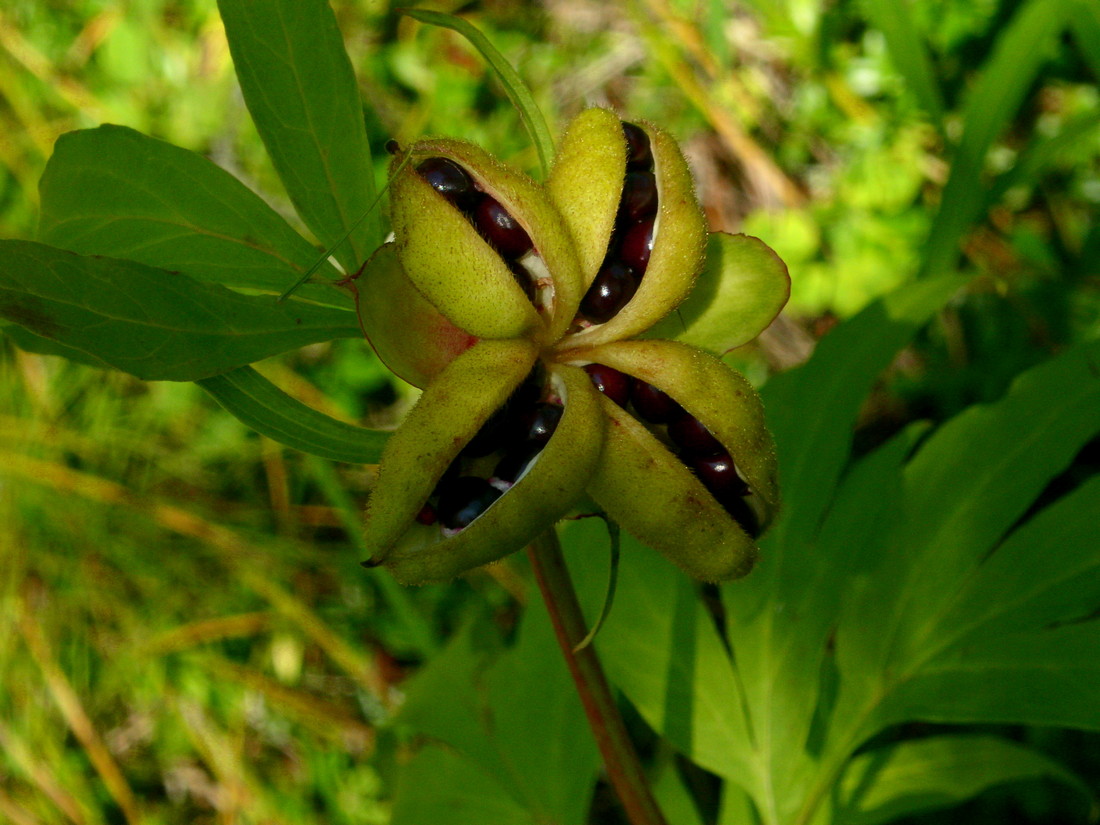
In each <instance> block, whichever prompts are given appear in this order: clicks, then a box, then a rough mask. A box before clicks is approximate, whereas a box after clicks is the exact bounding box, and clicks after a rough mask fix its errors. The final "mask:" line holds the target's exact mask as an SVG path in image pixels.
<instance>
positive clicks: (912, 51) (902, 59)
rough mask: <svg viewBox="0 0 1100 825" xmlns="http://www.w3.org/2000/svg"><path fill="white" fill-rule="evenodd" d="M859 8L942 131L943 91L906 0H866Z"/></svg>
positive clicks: (906, 81)
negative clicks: (878, 33)
mask: <svg viewBox="0 0 1100 825" xmlns="http://www.w3.org/2000/svg"><path fill="white" fill-rule="evenodd" d="M862 8H863V12H864V14H866V15H867V17H868V19H869V20H870V21H871V25H873V26H874V27H875V28H877V29H879V31H881V32H882V34H883V35H884V36H885V37H886V46H887V48H888V49H889V50H890V57H891V59H892V60H893V61H894V65H895V66H896V67H897V70H898V71H899V72H900V73H901V76H902V77H903V78H905V83H906V85H907V86H908V87H909V88H910V89H911V90H912V91H913V94H915V95H916V97H917V100H918V101H919V102H920V105H921V106H922V107H923V108H924V110H925V112H927V113H928V115H929V117H930V118H931V119H932V123H933V124H934V125H935V126H936V128H937V129H938V130H939V131H940V132H942V131H943V114H944V105H943V93H942V92H941V91H940V86H939V83H938V82H937V80H936V74H935V71H934V70H933V68H932V61H931V59H930V58H929V55H928V49H927V47H926V45H925V42H924V38H923V36H922V35H921V33H920V31H919V30H918V29H917V26H916V24H915V22H914V21H913V15H912V14H911V13H910V12H909V3H908V2H906V0H866V2H864V3H863V4H862Z"/></svg>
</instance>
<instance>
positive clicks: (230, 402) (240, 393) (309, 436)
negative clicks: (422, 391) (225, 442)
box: [197, 367, 390, 464]
mask: <svg viewBox="0 0 1100 825" xmlns="http://www.w3.org/2000/svg"><path fill="white" fill-rule="evenodd" d="M197 383H198V385H199V386H200V387H202V388H203V389H204V390H206V391H207V392H208V393H210V395H212V396H213V397H214V398H215V399H216V400H217V402H218V403H219V404H221V405H222V406H223V407H225V409H226V410H228V411H229V412H230V413H232V414H233V415H234V416H236V417H237V418H238V419H240V420H241V421H242V422H244V423H245V424H247V425H248V426H249V427H251V428H252V429H254V430H255V431H256V432H258V433H260V434H261V435H266V436H267V437H268V438H270V439H272V440H274V441H278V442H279V443H280V444H285V445H286V446H288V447H292V448H294V449H295V450H301V451H302V452H303V453H309V454H310V455H316V456H320V457H321V458H328V459H331V460H333V461H346V462H348V463H350V464H377V463H378V461H379V459H380V458H381V456H382V448H383V447H384V446H385V444H386V441H387V440H388V439H389V437H390V434H389V433H388V432H383V431H381V430H368V429H366V428H364V427H356V426H355V425H353V424H347V423H345V422H343V421H338V420H336V419H335V418H331V417H330V416H327V415H325V414H324V413H322V412H318V411H317V410H315V409H313V408H312V407H307V406H306V405H305V404H303V403H302V402H300V401H298V400H296V399H294V398H291V397H290V396H289V395H287V394H286V393H285V392H283V391H282V390H280V389H279V388H278V387H276V386H275V385H274V384H272V383H271V382H270V381H268V380H267V379H266V378H264V377H263V376H262V375H260V374H259V373H258V372H256V370H254V369H252V367H238V368H237V369H235V370H231V371H229V372H226V373H222V374H221V375H215V376H211V377H210V378H202V379H200V380H199V381H198V382H197Z"/></svg>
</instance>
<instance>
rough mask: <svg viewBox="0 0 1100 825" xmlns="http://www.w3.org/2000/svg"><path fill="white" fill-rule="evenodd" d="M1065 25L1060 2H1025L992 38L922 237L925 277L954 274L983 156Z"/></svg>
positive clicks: (972, 214)
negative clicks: (947, 174) (924, 239)
mask: <svg viewBox="0 0 1100 825" xmlns="http://www.w3.org/2000/svg"><path fill="white" fill-rule="evenodd" d="M1065 23H1066V3H1065V0H1030V2H1028V3H1025V4H1024V5H1023V6H1021V7H1020V9H1019V11H1017V12H1016V15H1015V16H1014V17H1013V18H1012V21H1011V22H1010V23H1009V25H1008V26H1007V27H1005V28H1004V29H1003V30H1002V31H1001V33H1000V35H999V36H998V39H997V45H996V47H995V49H994V52H993V56H992V57H991V58H990V59H989V60H988V61H987V62H986V64H985V65H984V66H983V67H982V73H981V76H980V77H979V78H978V81H977V83H975V84H974V86H973V88H972V89H971V90H970V93H969V95H968V96H967V101H966V109H965V112H964V114H963V136H962V139H961V140H960V141H959V146H958V148H957V149H956V150H955V153H954V156H953V157H952V159H951V176H950V177H949V178H948V180H947V185H946V186H945V187H944V190H943V195H942V197H941V198H940V211H939V212H938V213H936V217H935V219H934V220H933V222H932V228H931V229H930V230H929V233H928V245H927V247H926V249H925V258H924V262H923V264H922V272H923V273H924V274H925V275H942V274H946V273H949V272H952V271H954V269H955V262H956V260H957V259H958V256H959V244H960V242H961V240H962V238H963V236H964V235H965V234H966V232H968V231H969V229H970V227H971V226H972V225H973V224H974V222H975V221H977V220H979V219H980V218H981V210H982V206H983V204H984V203H985V197H986V187H984V186H983V185H982V173H983V172H984V169H985V159H986V155H987V154H988V152H989V149H990V148H991V147H992V146H993V142H994V141H995V140H996V139H997V138H998V137H999V136H1000V134H1001V132H1002V130H1003V129H1004V128H1005V126H1006V124H1007V123H1008V121H1009V120H1010V119H1011V118H1012V116H1013V115H1014V114H1015V113H1016V111H1017V109H1019V107H1020V103H1021V102H1022V100H1023V97H1024V95H1025V94H1026V93H1027V91H1028V89H1029V88H1030V87H1031V82H1032V80H1033V79H1034V77H1035V75H1036V73H1037V72H1038V71H1039V67H1040V66H1041V65H1042V63H1043V61H1044V60H1046V59H1047V58H1048V57H1050V55H1051V48H1052V47H1053V46H1054V44H1055V38H1056V37H1057V35H1058V33H1059V32H1060V31H1061V29H1062V27H1063V26H1064V25H1065Z"/></svg>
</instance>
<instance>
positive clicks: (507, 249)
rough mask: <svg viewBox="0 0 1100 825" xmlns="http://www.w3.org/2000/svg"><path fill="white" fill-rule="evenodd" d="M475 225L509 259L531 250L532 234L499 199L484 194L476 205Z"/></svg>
mask: <svg viewBox="0 0 1100 825" xmlns="http://www.w3.org/2000/svg"><path fill="white" fill-rule="evenodd" d="M473 221H474V226H476V227H477V231H478V232H480V233H481V236H482V237H483V238H485V240H487V241H488V242H489V243H491V244H492V245H493V246H494V247H496V249H497V251H498V252H499V253H500V254H501V255H502V256H503V257H504V258H507V259H511V260H515V259H517V258H522V257H523V256H524V255H526V254H527V253H528V252H529V251H530V250H531V246H532V244H531V236H530V235H528V234H527V230H526V229H524V228H523V227H522V226H520V225H519V222H518V221H516V219H515V218H513V217H512V216H511V215H510V214H508V210H506V209H505V208H504V207H503V206H501V205H500V203H499V202H498V201H496V200H495V199H494V198H492V197H490V196H489V195H482V197H481V199H480V200H479V201H478V202H477V206H475V207H474V214H473Z"/></svg>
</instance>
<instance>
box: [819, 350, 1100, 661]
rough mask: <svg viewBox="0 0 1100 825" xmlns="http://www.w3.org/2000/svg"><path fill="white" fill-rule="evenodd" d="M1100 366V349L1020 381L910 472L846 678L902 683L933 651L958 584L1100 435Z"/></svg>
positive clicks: (936, 438)
mask: <svg viewBox="0 0 1100 825" xmlns="http://www.w3.org/2000/svg"><path fill="white" fill-rule="evenodd" d="M1097 359H1100V342H1096V343H1092V344H1089V345H1083V346H1080V347H1078V348H1076V349H1074V350H1070V351H1068V352H1067V353H1065V354H1063V355H1061V356H1059V357H1058V358H1055V359H1053V360H1052V361H1049V362H1047V363H1045V364H1042V365H1040V366H1038V367H1035V368H1034V369H1031V370H1029V371H1027V372H1026V373H1024V374H1023V375H1021V376H1020V377H1019V378H1018V379H1017V380H1016V381H1015V382H1014V383H1013V385H1012V388H1011V390H1010V391H1009V393H1008V394H1007V395H1006V396H1005V397H1004V398H1003V399H1001V400H1000V401H998V402H997V403H995V404H991V405H988V406H976V407H971V408H970V409H968V410H966V411H965V412H963V413H962V414H960V415H958V416H956V417H955V418H954V419H952V420H951V421H950V422H948V423H947V424H945V425H944V426H943V427H941V428H940V430H939V431H938V432H936V433H935V434H934V435H933V436H932V437H931V438H930V439H929V440H928V442H927V443H926V444H925V445H924V446H923V448H922V449H921V450H920V452H918V453H917V455H916V456H915V457H914V459H913V460H912V461H911V462H910V463H909V465H908V467H907V468H906V478H905V497H906V505H905V513H904V519H902V520H899V525H898V529H897V534H896V538H895V541H894V543H893V547H892V549H891V552H890V553H889V554H886V559H885V560H884V562H883V564H882V566H881V567H880V568H879V569H878V570H877V571H876V582H875V586H874V588H873V589H870V590H869V591H868V592H867V594H866V599H865V600H863V601H859V602H857V604H859V605H860V607H859V610H858V611H855V612H853V614H852V622H851V624H850V625H847V626H843V625H842V627H841V629H840V634H841V635H842V636H844V635H846V636H847V637H848V638H849V639H850V640H851V641H852V642H853V643H855V644H857V645H859V646H860V647H861V648H862V649H863V651H864V655H863V656H862V657H861V658H860V661H859V663H858V664H857V663H853V665H852V667H854V668H857V669H858V668H860V667H863V668H867V667H870V668H872V669H873V670H874V671H875V672H885V671H889V672H892V673H894V674H901V673H908V672H911V671H912V670H913V669H914V667H915V666H916V663H919V662H921V661H922V660H924V659H925V658H927V657H928V655H929V652H930V651H933V650H935V649H937V648H938V646H939V642H940V635H941V633H942V628H941V625H940V624H939V621H938V620H939V619H940V617H941V613H943V612H945V611H947V610H949V609H950V607H951V605H952V603H953V602H954V600H955V599H956V598H957V596H958V590H959V587H960V585H961V583H963V582H964V581H965V580H966V579H967V578H968V577H969V576H972V575H974V570H975V568H977V567H978V565H979V564H980V563H981V561H982V559H983V558H984V557H985V556H986V554H987V553H988V552H989V550H990V549H991V548H992V547H993V546H995V544H996V542H998V540H1000V538H1001V537H1002V536H1003V535H1004V533H1005V532H1006V531H1007V530H1008V529H1009V528H1010V527H1011V526H1012V525H1013V523H1014V522H1015V521H1016V520H1017V519H1019V518H1020V517H1021V516H1023V515H1024V513H1025V512H1026V510H1027V508H1028V507H1029V506H1030V505H1031V503H1032V502H1033V501H1034V500H1035V498H1036V497H1037V496H1038V495H1039V493H1040V492H1041V491H1042V490H1043V488H1044V487H1045V486H1046V485H1047V483H1048V482H1049V481H1050V479H1051V477H1052V476H1054V475H1055V474H1056V473H1058V472H1059V471H1061V470H1062V469H1064V468H1065V467H1066V465H1068V464H1069V462H1070V461H1071V460H1072V459H1073V457H1074V455H1076V453H1077V451H1078V450H1079V449H1080V448H1081V446H1082V445H1083V444H1084V443H1085V442H1087V441H1088V440H1089V439H1090V438H1092V437H1093V435H1094V434H1095V433H1097V432H1098V431H1100V379H1098V377H1097V366H1096V364H1097ZM872 617H873V618H872ZM868 621H871V622H873V624H874V627H875V630H874V632H873V633H868V632H867V627H869V625H868V624H867V622H868Z"/></svg>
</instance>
